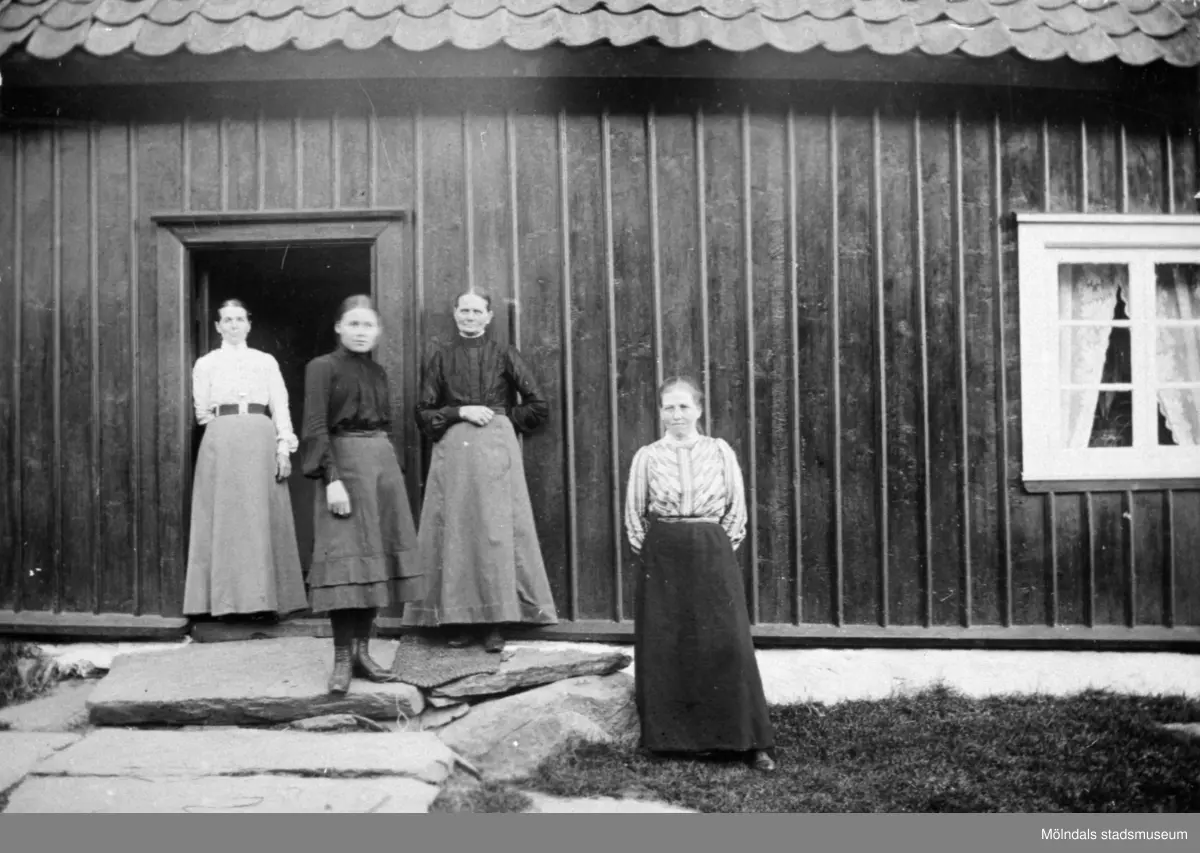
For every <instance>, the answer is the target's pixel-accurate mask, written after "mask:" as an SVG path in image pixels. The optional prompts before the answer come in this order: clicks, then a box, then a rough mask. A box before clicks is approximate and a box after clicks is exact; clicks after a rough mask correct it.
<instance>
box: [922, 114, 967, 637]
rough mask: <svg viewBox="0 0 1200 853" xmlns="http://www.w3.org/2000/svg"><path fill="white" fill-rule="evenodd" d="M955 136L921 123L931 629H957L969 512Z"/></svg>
mask: <svg viewBox="0 0 1200 853" xmlns="http://www.w3.org/2000/svg"><path fill="white" fill-rule="evenodd" d="M951 150H952V133H951V126H950V122H949V120H948V119H947V118H946V117H945V116H944V115H929V116H926V115H922V117H921V185H922V187H923V190H924V191H923V194H922V202H923V211H922V214H923V220H924V224H925V240H924V242H925V282H926V284H925V291H926V312H927V318H926V332H927V335H928V358H929V453H930V477H931V482H930V495H931V498H932V502H931V504H930V508H929V513H930V517H931V520H932V528H933V552H932V554H931V555H930V559H931V562H932V566H933V591H932V599H933V614H932V623H933V624H934V625H954V624H959V623H960V615H961V614H960V612H959V607H960V603H959V602H960V596H961V594H962V583H961V581H962V579H961V577H960V571H961V567H962V555H963V537H964V535H965V532H964V507H963V505H962V499H961V490H960V488H959V480H960V477H961V470H962V465H963V460H962V459H961V455H960V454H961V451H960V447H961V442H962V436H961V426H960V424H961V420H960V418H961V407H962V406H963V405H964V401H963V400H962V399H961V398H960V395H959V392H958V358H959V353H958V347H957V341H958V310H959V307H958V304H957V297H956V295H955V288H956V282H955V272H954V254H953V253H954V235H953V223H952V221H951V212H952V209H953V190H954V186H953V180H954V179H953V168H954V165H953V159H952V153H951Z"/></svg>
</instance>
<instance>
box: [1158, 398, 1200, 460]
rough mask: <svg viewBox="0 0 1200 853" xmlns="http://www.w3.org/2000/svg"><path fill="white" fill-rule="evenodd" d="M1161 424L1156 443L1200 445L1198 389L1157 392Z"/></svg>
mask: <svg viewBox="0 0 1200 853" xmlns="http://www.w3.org/2000/svg"><path fill="white" fill-rule="evenodd" d="M1158 412H1159V419H1160V420H1161V422H1162V424H1161V426H1160V428H1159V430H1158V443H1159V444H1166V445H1179V446H1184V447H1194V446H1196V445H1197V444H1200V388H1164V389H1161V390H1159V392H1158Z"/></svg>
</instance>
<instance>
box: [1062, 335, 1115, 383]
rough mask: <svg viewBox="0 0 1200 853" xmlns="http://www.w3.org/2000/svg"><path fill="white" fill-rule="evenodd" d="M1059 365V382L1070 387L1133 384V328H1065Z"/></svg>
mask: <svg viewBox="0 0 1200 853" xmlns="http://www.w3.org/2000/svg"><path fill="white" fill-rule="evenodd" d="M1058 364H1059V379H1060V381H1061V382H1062V383H1063V384H1066V385H1099V384H1101V383H1106V384H1107V383H1127V382H1132V381H1133V371H1132V369H1131V360H1130V347H1129V328H1128V327H1126V326H1064V327H1063V328H1062V329H1061V331H1060V332H1059V360H1058Z"/></svg>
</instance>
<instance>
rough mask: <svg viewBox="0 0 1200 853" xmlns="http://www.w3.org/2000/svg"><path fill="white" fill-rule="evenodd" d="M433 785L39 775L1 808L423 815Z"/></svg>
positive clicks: (412, 781)
mask: <svg viewBox="0 0 1200 853" xmlns="http://www.w3.org/2000/svg"><path fill="white" fill-rule="evenodd" d="M438 790H439V789H438V787H437V786H436V785H430V784H429V783H427V782H420V781H417V780H415V779H398V778H382V779H304V778H282V777H279V776H238V777H232V778H231V777H219V776H210V777H204V778H201V779H179V778H164V779H154V778H137V779H130V778H120V777H118V778H112V777H96V776H37V777H33V778H31V779H29V780H27V781H26V782H25V783H24V784H23V785H21V786H20V787H19V788H17V790H16V791H14V792H13V795H12V797H11V798H10V799H9V803H8V808H7V809H5V813H6V814H56V813H57V814H63V813H75V814H79V813H93V814H94V813H97V812H101V813H103V812H108V813H120V814H152V813H160V814H161V813H180V812H188V813H199V814H222V813H224V814H232V813H241V812H250V813H255V812H257V813H275V814H280V813H282V814H300V813H308V814H311V813H321V812H326V813H334V814H347V813H365V812H378V813H382V814H399V813H406V814H413V813H418V814H420V813H424V812H427V811H429V804H430V803H432V802H433V800H434V798H435V797H437V794H438Z"/></svg>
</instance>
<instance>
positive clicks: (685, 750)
mask: <svg viewBox="0 0 1200 853" xmlns="http://www.w3.org/2000/svg"><path fill="white" fill-rule="evenodd" d="M658 397H659V406H660V416H661V418H662V423H663V427H664V431H665V435H664V436H663V437H662V438H661V439H659V440H658V441H656V442H654V443H653V444H649V445H646V446H645V447H642V448H641V449H640V450H638V452H637V453H636V454H635V455H634V458H633V464H632V466H631V471H630V476H629V488H628V492H627V494H626V504H625V525H626V531H627V535H628V538H629V544H630V545H631V546H632V548H633V551H634V552H635V553H636V554H638V555H639V556H640V558H641V565H640V570H639V572H638V577H637V589H636V596H637V598H636V612H635V617H634V619H635V625H634V631H635V633H634V684H635V696H636V701H637V709H638V714H639V716H640V718H641V729H642V746H643V747H644V748H645V749H647V750H649V751H650V752H655V753H664V754H672V755H678V754H689V753H690V754H704V753H713V754H720V753H744V754H748V755H750V756H752V761H753V764H754V767H755V768H756V769H758V770H762V771H765V772H770V771H772V770H774V769H775V762H774V761H773V760H772V758H771V752H772V751H773V749H774V744H775V738H774V731H773V729H772V726H771V721H770V717H769V716H768V712H767V702H766V698H765V695H764V693H763V686H762V678H761V676H760V674H759V671H758V663H757V661H756V660H755V657H754V643H753V641H752V639H751V636H750V614H749V609H748V607H747V606H746V593H745V588H744V587H743V583H742V575H741V572H740V571H739V569H738V564H737V561H736V559H735V558H734V551H735V550H736V549H737V547H738V546H739V545H740V544H741V542H742V540H743V539H744V538H745V535H746V501H745V491H744V486H743V484H742V471H741V467H740V466H739V465H738V461H737V457H736V455H735V454H734V452H733V448H731V447H730V446H729V444H728V443H727V442H725V441H724V440H723V439H720V438H712V437H709V436H705V435H701V434H700V432H699V431H698V430H697V428H696V423H697V421H698V420H699V418H700V415H701V412H702V411H703V403H704V400H703V393H702V392H701V390H700V388H699V386H698V385H697V384H696V383H695V382H694V381H692V380H690V379H688V378H686V377H676V378H673V379H669V380H667V381H666V382H665V383H663V385H662V387H661V388H660V389H659V395H658Z"/></svg>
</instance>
